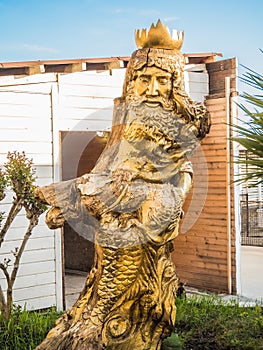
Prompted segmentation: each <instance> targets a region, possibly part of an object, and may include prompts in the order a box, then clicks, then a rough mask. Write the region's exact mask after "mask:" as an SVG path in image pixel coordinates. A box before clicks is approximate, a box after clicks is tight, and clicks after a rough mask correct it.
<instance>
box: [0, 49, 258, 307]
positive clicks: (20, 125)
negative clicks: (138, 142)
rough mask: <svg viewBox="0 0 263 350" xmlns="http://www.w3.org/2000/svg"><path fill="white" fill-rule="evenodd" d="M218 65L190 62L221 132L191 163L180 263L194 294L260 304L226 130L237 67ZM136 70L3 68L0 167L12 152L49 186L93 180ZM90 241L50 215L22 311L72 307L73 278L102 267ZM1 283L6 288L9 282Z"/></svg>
mask: <svg viewBox="0 0 263 350" xmlns="http://www.w3.org/2000/svg"><path fill="white" fill-rule="evenodd" d="M217 56H218V54H215V53H204V54H186V55H185V57H186V61H187V65H186V67H185V82H186V91H187V92H188V93H189V95H190V96H191V97H192V99H193V100H195V101H204V100H205V103H206V105H207V108H208V110H209V111H210V114H211V118H212V127H211V132H210V134H209V135H208V136H207V137H206V138H205V140H204V141H203V142H202V147H201V148H200V150H199V151H198V152H197V154H196V155H195V156H194V157H193V159H192V161H193V165H194V174H195V178H194V188H193V191H192V194H191V196H190V197H189V199H188V201H187V203H186V206H185V219H184V221H183V222H182V224H181V234H180V235H179V236H178V237H177V238H176V240H175V250H174V253H173V259H174V262H175V265H176V269H177V272H178V275H179V277H180V278H181V280H182V281H183V282H184V283H186V284H187V285H189V286H192V287H196V288H201V289H206V290H211V291H216V292H226V293H233V294H236V293H237V294H243V295H246V294H247V296H253V297H263V290H262V289H260V288H256V289H255V288H253V293H254V295H252V294H253V293H252V294H251V293H250V291H249V289H247V287H246V285H245V284H247V285H249V283H251V281H248V280H247V279H244V278H243V277H242V276H244V274H246V273H247V272H244V271H245V270H244V267H242V261H244V256H243V248H244V247H243V246H241V222H240V187H239V186H237V185H233V184H232V182H231V181H232V180H233V179H234V172H238V169H237V168H236V167H235V166H234V164H233V162H232V160H233V155H234V153H235V152H236V151H235V149H234V148H233V147H234V145H233V144H232V143H231V142H230V141H229V139H228V137H229V136H230V129H229V127H228V125H227V124H228V123H229V122H230V121H231V120H233V118H236V114H237V108H236V103H235V100H236V98H237V87H236V79H237V62H236V59H234V58H233V59H227V60H218V61H217V60H216V57H217ZM128 61H129V57H114V58H105V59H104V58H99V59H76V60H60V61H34V62H16V63H12V62H10V63H2V64H0V123H1V129H0V164H3V163H4V162H5V161H6V154H7V152H8V151H14V150H17V151H25V152H26V155H27V156H28V157H29V158H32V159H33V162H34V166H35V168H36V171H37V173H36V174H37V183H38V185H41V186H42V185H45V184H50V183H52V182H57V181H61V180H67V179H70V178H75V177H77V176H81V175H82V174H84V173H87V172H89V171H90V170H91V169H92V167H93V166H94V164H95V162H96V160H97V159H98V157H99V155H100V153H101V152H102V150H103V148H104V146H105V144H106V141H107V134H108V132H109V131H110V128H111V120H112V114H113V100H114V98H116V97H119V96H121V90H122V84H123V81H124V75H125V71H126V69H125V68H126V66H127V64H128ZM10 201H11V198H10V196H9V202H10ZM6 204H7V203H6V202H5V204H0V210H1V206H3V205H6ZM1 211H2V210H1ZM24 225H25V218H24V216H23V215H22V214H21V215H20V216H19V217H18V220H16V222H15V224H14V225H13V227H12V235H10V238H8V235H7V240H8V239H9V241H6V243H5V244H4V245H3V246H2V248H1V251H0V259H1V260H2V259H3V258H4V257H8V256H9V255H10V246H11V245H12V243H14V242H15V241H19V240H20V239H21V236H20V234H21V233H22V232H23V230H22V229H23V227H24ZM90 235H92V232H91V233H90ZM83 236H85V234H84V235H83ZM83 236H82V235H79V234H78V233H77V232H75V230H74V228H72V227H71V226H70V225H65V227H64V229H63V230H55V231H52V230H49V229H48V228H47V227H46V225H45V222H44V215H42V217H41V220H40V224H39V225H38V226H37V228H35V230H34V231H33V234H32V237H31V238H30V240H29V243H28V245H27V247H26V251H25V252H24V255H23V258H22V261H21V266H20V268H19V272H18V277H17V281H16V283H15V288H14V300H15V302H16V303H19V304H21V305H24V304H25V303H26V305H27V308H30V309H31V308H33V309H39V308H46V307H49V306H51V305H56V306H57V307H58V308H63V307H64V274H65V272H71V273H72V272H76V271H77V272H78V273H79V271H81V272H82V273H87V272H88V270H89V269H90V267H91V265H92V262H93V253H94V251H93V244H92V242H90V241H89V240H87V239H86V238H85V237H83ZM250 248H251V249H252V251H250V252H249V253H248V254H252V255H253V256H254V251H253V249H254V248H258V249H259V256H263V247H262V244H261V246H260V247H250ZM246 254H247V252H246ZM247 264H249V263H247V261H246V263H245V265H246V266H245V267H246V269H247V268H248V265H247ZM257 278H260V277H259V275H258V276H257ZM0 283H1V284H3V285H4V283H5V280H4V277H3V276H2V275H1V273H0ZM244 283H245V284H244ZM252 285H253V284H252ZM261 286H263V283H262V281H261ZM262 288H263V287H262Z"/></svg>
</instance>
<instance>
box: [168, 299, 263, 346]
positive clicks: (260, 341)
mask: <svg viewBox="0 0 263 350" xmlns="http://www.w3.org/2000/svg"><path fill="white" fill-rule="evenodd" d="M176 304H177V319H176V324H175V330H174V333H173V334H172V337H170V338H168V339H167V340H166V341H165V342H164V344H163V347H162V350H170V349H171V350H172V349H176V350H181V349H183V350H190V349H193V350H234V349H235V350H246V349H247V350H248V349H249V350H260V349H263V311H262V308H261V307H260V306H255V307H244V306H243V307H241V306H239V305H238V303H237V302H236V301H231V302H224V301H222V300H221V299H219V298H218V297H215V296H208V297H192V298H188V299H184V298H182V299H180V298H178V299H177V301H176Z"/></svg>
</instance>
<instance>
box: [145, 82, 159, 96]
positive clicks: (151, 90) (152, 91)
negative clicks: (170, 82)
mask: <svg viewBox="0 0 263 350" xmlns="http://www.w3.org/2000/svg"><path fill="white" fill-rule="evenodd" d="M158 94H159V92H158V83H157V81H156V79H152V80H151V83H150V85H149V86H148V91H147V95H149V96H158Z"/></svg>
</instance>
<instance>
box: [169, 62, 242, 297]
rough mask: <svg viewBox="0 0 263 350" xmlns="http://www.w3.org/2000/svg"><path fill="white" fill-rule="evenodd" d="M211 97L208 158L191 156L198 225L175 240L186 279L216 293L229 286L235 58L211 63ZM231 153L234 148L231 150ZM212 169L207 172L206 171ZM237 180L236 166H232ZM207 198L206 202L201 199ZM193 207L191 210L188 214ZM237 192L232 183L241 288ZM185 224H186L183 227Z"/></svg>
mask: <svg viewBox="0 0 263 350" xmlns="http://www.w3.org/2000/svg"><path fill="white" fill-rule="evenodd" d="M207 70H208V72H209V74H210V79H209V82H210V88H209V90H210V95H209V97H208V99H207V100H206V105H207V109H208V111H209V112H210V114H211V120H212V126H211V131H210V133H209V134H208V136H207V137H206V138H205V139H204V140H203V141H202V143H201V150H202V152H203V153H202V154H203V155H204V157H201V158H200V153H197V154H196V155H195V156H193V158H192V162H193V167H194V188H193V191H192V193H191V194H190V196H189V197H188V199H187V201H186V203H185V212H186V215H185V220H188V218H189V217H191V216H194V219H195V223H194V225H193V226H192V227H190V228H189V230H188V231H187V232H182V233H181V234H180V235H179V236H178V237H177V238H176V239H175V242H174V247H175V250H174V252H173V260H174V262H175V265H176V271H177V273H178V276H179V278H180V279H181V280H182V282H184V283H186V284H187V285H190V286H192V287H196V288H200V289H206V290H211V291H216V292H229V290H228V278H229V275H228V274H229V271H228V198H227V186H228V178H227V170H228V169H227V167H228V166H229V163H228V159H227V143H228V142H229V141H228V140H227V130H228V129H227V128H228V126H227V125H226V122H227V119H226V115H227V111H226V106H227V103H226V97H225V85H224V84H225V77H226V76H230V77H231V93H234V92H235V90H236V61H235V59H231V60H226V61H223V62H221V63H219V62H215V63H209V64H207ZM231 152H232V150H231ZM205 169H207V171H208V176H206V174H205V171H204V170H205ZM231 179H233V164H231ZM205 196H206V198H205V200H202V198H204V197H205ZM187 210H189V211H190V212H187ZM234 220H235V218H234V193H233V186H231V272H230V273H231V279H232V292H233V293H235V292H236V256H235V225H234ZM181 226H182V227H184V222H183V223H182V225H181Z"/></svg>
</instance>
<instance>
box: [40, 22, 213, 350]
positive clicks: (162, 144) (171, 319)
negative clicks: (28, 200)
mask: <svg viewBox="0 0 263 350" xmlns="http://www.w3.org/2000/svg"><path fill="white" fill-rule="evenodd" d="M182 42H183V33H175V37H173V38H171V36H170V33H169V30H168V28H167V27H166V26H163V25H162V24H161V22H160V21H158V23H157V25H156V26H154V25H152V27H151V29H150V30H149V32H147V31H146V30H145V29H143V30H141V31H140V30H138V31H136V43H137V45H138V47H139V49H138V50H137V51H135V52H134V53H133V55H132V57H131V60H130V62H129V65H128V68H127V73H126V78H125V82H124V88H123V94H122V97H121V98H118V99H116V100H115V110H114V117H113V126H112V132H111V134H110V137H109V140H108V143H107V145H106V148H105V150H104V151H103V153H102V155H101V157H100V158H99V160H98V162H97V164H96V166H95V167H94V169H93V170H92V171H91V173H90V174H85V175H83V176H82V177H80V178H77V179H74V180H70V181H67V182H61V183H57V184H52V185H49V186H46V187H42V188H38V189H37V190H36V194H37V196H38V197H40V198H41V199H42V200H43V201H44V202H45V203H47V204H49V205H51V209H50V210H49V212H48V213H47V217H46V221H47V224H48V226H49V227H50V228H57V227H61V226H62V225H63V224H64V222H65V220H67V221H69V222H70V220H71V222H80V221H81V222H83V223H86V224H89V225H93V226H94V227H95V232H96V233H95V238H94V240H95V259H94V265H93V268H92V270H91V271H90V273H89V275H88V278H87V281H86V284H85V287H84V289H83V290H82V292H81V294H80V297H79V299H78V300H77V301H76V303H75V304H74V306H73V307H72V308H71V309H70V310H68V311H67V312H65V313H64V314H63V316H62V317H61V318H60V319H59V320H58V321H57V324H56V326H55V327H54V328H53V329H52V330H51V331H50V332H49V334H48V336H47V338H46V339H45V340H44V341H43V343H42V344H40V345H39V346H38V347H37V350H42V349H52V350H55V349H57V350H62V349H72V350H73V349H74V350H75V349H77V350H82V349H83V350H84V349H85V350H87V349H92V350H94V349H95V350H96V349H116V350H117V349H118V350H143V349H160V347H161V343H162V339H164V338H165V337H167V336H168V335H169V334H170V333H171V331H172V329H173V325H174V323H175V318H176V307H175V297H176V290H177V281H178V279H177V276H176V273H175V269H174V264H173V262H172V261H171V256H170V253H171V251H172V249H173V239H174V238H175V237H176V236H177V234H178V224H179V221H180V218H181V216H182V205H183V203H184V200H185V197H186V195H187V193H188V192H189V190H190V188H191V183H192V168H191V163H190V162H189V160H188V157H189V156H190V155H191V154H192V152H193V151H194V150H195V149H196V147H198V145H199V142H200V140H201V139H202V138H203V137H204V136H205V135H206V134H207V133H208V131H209V126H210V121H209V116H208V113H207V112H206V109H205V107H204V106H203V105H202V104H200V103H194V102H193V101H192V100H191V99H190V98H189V96H188V95H187V94H186V92H185V91H184V79H183V68H184V56H183V55H182V53H181V52H180V48H181V45H182ZM76 254H77V252H76Z"/></svg>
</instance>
